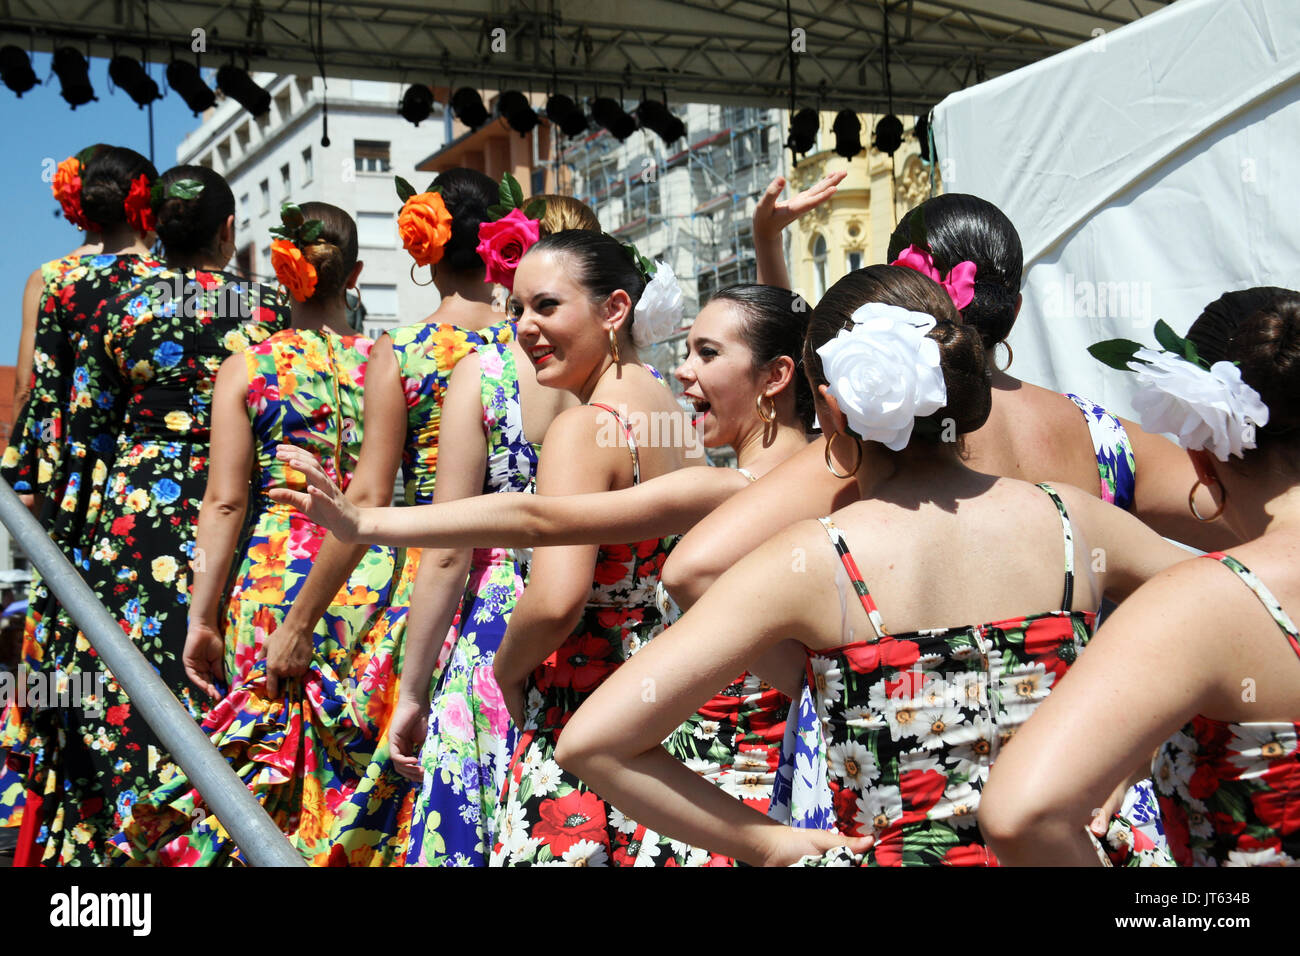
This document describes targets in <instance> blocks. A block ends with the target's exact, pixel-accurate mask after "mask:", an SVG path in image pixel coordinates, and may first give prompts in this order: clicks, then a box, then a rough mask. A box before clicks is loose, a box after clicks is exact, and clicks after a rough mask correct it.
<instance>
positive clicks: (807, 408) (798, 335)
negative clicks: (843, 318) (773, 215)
mask: <svg viewBox="0 0 1300 956" xmlns="http://www.w3.org/2000/svg"><path fill="white" fill-rule="evenodd" d="M709 301H710V302H729V303H731V304H732V305H734V306H735V307H736V308H737V309H739V310H740V312H741V314H742V315H743V316H744V321H743V322H742V323H741V327H740V334H741V337H742V338H743V339H744V340H745V344H746V345H747V346H749V350H750V352H752V353H753V354H754V365H755V367H761V366H763V365H767V364H768V363H769V362H774V361H776V360H777V359H778V358H780V357H781V356H783V355H788V356H790V358H792V359H793V360H794V381H793V382H791V384H790V388H791V389H792V391H793V393H794V407H795V414H796V415H797V416H798V418H799V421H800V423H801V424H802V425H803V427H804V431H812V430H813V428H814V422H815V421H816V417H817V409H816V408H815V407H814V405H813V393H812V386H811V385H809V384H808V379H807V376H805V375H804V373H803V340H804V336H805V334H806V333H807V331H808V320H809V318H810V316H811V313H812V309H811V308H810V307H809V305H808V303H807V302H805V301H804V299H803V296H801V295H799V293H797V292H791V291H790V290H789V289H779V288H777V287H776V286H771V285H756V284H754V285H733V286H727V287H726V288H725V289H719V290H718V291H717V292H715V293H713V295H712V296H711V297H710V299H709Z"/></svg>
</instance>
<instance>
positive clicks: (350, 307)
mask: <svg viewBox="0 0 1300 956" xmlns="http://www.w3.org/2000/svg"><path fill="white" fill-rule="evenodd" d="M352 291H353V292H355V293H356V294H357V304H356V305H348V290H347V289H344V290H343V307H344V308H345V309H347V310H348V311H349V312H359V313H362V314H364V313H365V306H364V305H363V304H362V303H361V286H357V287H356V288H355V289H353V290H352Z"/></svg>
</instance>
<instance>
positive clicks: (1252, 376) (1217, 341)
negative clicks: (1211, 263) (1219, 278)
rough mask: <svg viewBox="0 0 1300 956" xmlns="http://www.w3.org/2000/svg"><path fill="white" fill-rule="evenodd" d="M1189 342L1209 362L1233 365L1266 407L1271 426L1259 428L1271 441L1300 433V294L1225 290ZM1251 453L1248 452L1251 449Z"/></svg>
mask: <svg viewBox="0 0 1300 956" xmlns="http://www.w3.org/2000/svg"><path fill="white" fill-rule="evenodd" d="M1187 338H1189V339H1191V341H1192V342H1193V343H1194V344H1195V345H1196V350H1197V352H1198V353H1199V354H1200V356H1201V358H1203V359H1204V360H1205V361H1207V362H1209V363H1210V364H1214V363H1215V362H1233V363H1235V364H1236V365H1237V367H1238V369H1239V370H1240V371H1241V380H1242V381H1243V382H1245V383H1246V384H1247V385H1249V386H1250V387H1251V388H1253V389H1254V390H1255V391H1257V392H1259V397H1260V398H1261V399H1262V400H1263V402H1264V404H1265V405H1267V406H1268V424H1266V425H1261V426H1259V427H1258V428H1257V429H1256V436H1257V437H1256V441H1257V445H1258V446H1259V447H1263V446H1264V445H1265V444H1266V442H1267V441H1268V440H1269V439H1273V438H1277V437H1280V436H1282V435H1290V436H1292V437H1295V435H1296V433H1297V431H1298V430H1300V292H1294V291H1292V290H1290V289H1281V288H1278V287H1276V286H1262V287H1258V288H1254V289H1243V290H1241V291H1239V292H1226V293H1224V294H1223V295H1222V296H1220V297H1219V298H1218V299H1215V300H1214V301H1213V302H1211V303H1210V304H1209V305H1207V306H1206V307H1205V310H1204V311H1203V312H1202V313H1201V314H1200V316H1199V317H1198V318H1197V320H1196V321H1195V322H1193V323H1192V327H1191V328H1190V329H1189V330H1188V332H1187ZM1247 454H1250V452H1249V450H1248V451H1247Z"/></svg>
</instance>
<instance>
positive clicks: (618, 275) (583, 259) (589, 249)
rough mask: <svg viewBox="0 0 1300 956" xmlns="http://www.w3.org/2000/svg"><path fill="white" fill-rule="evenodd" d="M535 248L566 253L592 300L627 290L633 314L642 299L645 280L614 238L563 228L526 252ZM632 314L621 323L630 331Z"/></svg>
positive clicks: (582, 230) (574, 274) (576, 279)
mask: <svg viewBox="0 0 1300 956" xmlns="http://www.w3.org/2000/svg"><path fill="white" fill-rule="evenodd" d="M534 251H539V252H558V253H562V254H564V255H566V256H569V257H570V258H571V260H572V261H573V264H574V267H575V268H574V269H573V271H572V273H571V275H572V277H573V278H574V280H575V281H576V282H577V283H578V284H579V285H581V286H582V287H583V288H584V289H586V290H587V296H588V297H589V298H591V299H592V300H593V301H596V302H600V301H603V300H604V299H607V298H609V297H610V296H611V295H613V294H614V293H615V292H617V291H618V290H620V289H621V290H622V291H624V292H626V293H627V294H628V297H629V298H631V300H632V309H633V316H635V311H636V304H637V303H638V302H639V301H641V293H642V292H644V291H645V279H643V278H642V277H641V272H640V271H639V270H638V269H637V267H636V265H635V264H634V263H633V262H632V257H631V256H630V255H628V252H627V250H626V249H624V248H623V246H622V244H621V243H620V242H619V241H618V240H617V239H615V238H613V237H612V236H609V235H607V234H606V233H603V232H591V231H589V230H586V229H566V230H564V231H563V232H554V233H551V235H549V236H543V237H542V238H541V239H539V240H538V241H537V242H536V243H535V244H534V245H533V246H532V248H530V249H529V250H528V252H527V253H526V255H531V254H532V253H533V252H534ZM633 316H629V318H628V321H627V322H626V323H625V325H624V327H625V328H627V329H629V330H630V329H631V327H632V318H633Z"/></svg>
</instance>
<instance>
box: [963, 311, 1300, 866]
mask: <svg viewBox="0 0 1300 956" xmlns="http://www.w3.org/2000/svg"><path fill="white" fill-rule="evenodd" d="M1174 338H1175V339H1176V338H1177V337H1176V336H1174ZM1161 342H1162V344H1165V343H1167V342H1168V343H1169V344H1174V343H1172V342H1170V340H1169V339H1168V337H1162V338H1161ZM1186 342H1187V343H1190V344H1191V345H1192V346H1194V348H1193V349H1191V350H1189V349H1188V348H1187V347H1186V344H1184V343H1181V342H1180V343H1177V344H1178V345H1179V346H1180V348H1179V349H1178V351H1176V352H1166V351H1156V350H1153V349H1142V350H1141V351H1139V352H1138V353H1137V354H1136V355H1133V356H1132V357H1131V358H1130V359H1128V360H1127V361H1119V362H1117V363H1115V364H1117V365H1118V366H1119V367H1125V366H1127V368H1129V369H1132V370H1133V371H1135V372H1136V373H1137V375H1138V382H1139V390H1138V393H1137V395H1136V396H1135V398H1134V405H1135V406H1136V407H1137V408H1138V409H1139V412H1140V413H1141V414H1140V417H1141V419H1142V424H1143V426H1144V427H1146V428H1148V429H1149V430H1151V431H1170V432H1175V431H1176V432H1177V433H1178V434H1179V436H1180V441H1181V443H1182V445H1183V446H1184V447H1185V448H1186V449H1187V454H1188V457H1189V458H1190V460H1191V462H1192V464H1193V466H1194V467H1195V469H1196V474H1197V476H1198V481H1199V483H1200V484H1203V485H1205V486H1206V487H1207V488H1208V489H1209V490H1210V491H1211V493H1212V494H1213V497H1214V499H1215V505H1214V507H1213V509H1212V510H1211V511H1209V512H1203V511H1200V510H1199V509H1198V508H1197V507H1196V506H1195V501H1194V499H1193V501H1192V502H1191V504H1190V505H1189V512H1190V513H1191V514H1192V516H1193V518H1194V519H1196V520H1198V521H1206V522H1211V521H1215V522H1217V521H1218V520H1220V519H1221V520H1222V522H1223V523H1224V524H1226V525H1227V526H1228V529H1229V531H1230V532H1231V533H1232V534H1234V535H1235V536H1237V537H1239V538H1240V539H1241V540H1242V541H1244V542H1246V543H1245V544H1242V545H1239V546H1237V547H1234V548H1232V549H1231V551H1230V552H1228V553H1224V552H1214V553H1211V554H1207V555H1205V556H1204V557H1202V558H1194V559H1192V560H1188V561H1184V562H1182V563H1181V564H1179V565H1177V566H1176V567H1173V568H1170V569H1169V570H1167V571H1166V572H1165V573H1163V574H1161V575H1160V576H1159V577H1158V578H1156V579H1155V580H1153V581H1151V582H1150V583H1149V584H1147V585H1146V586H1145V587H1143V588H1142V589H1141V590H1139V591H1138V592H1137V593H1136V594H1134V595H1133V597H1131V598H1130V599H1129V600H1128V601H1126V602H1125V603H1124V604H1123V605H1121V606H1120V608H1119V610H1118V611H1116V612H1115V614H1114V615H1113V616H1111V617H1109V618H1107V620H1106V623H1105V625H1104V626H1103V627H1102V628H1101V631H1100V632H1099V633H1098V635H1097V638H1096V641H1095V642H1094V643H1095V644H1096V646H1095V647H1093V648H1091V649H1090V650H1089V651H1088V653H1087V654H1086V655H1084V657H1083V658H1082V659H1081V660H1080V662H1079V665H1078V668H1077V670H1072V671H1071V673H1070V678H1069V680H1067V681H1065V683H1064V684H1063V685H1062V686H1061V689H1060V691H1059V692H1058V693H1059V695H1060V697H1059V699H1057V694H1053V695H1052V698H1051V699H1050V700H1049V701H1048V703H1047V705H1046V706H1045V707H1044V708H1043V709H1042V711H1041V713H1037V714H1035V715H1034V718H1033V719H1032V720H1030V721H1029V723H1028V724H1026V725H1025V727H1024V728H1023V729H1022V731H1021V733H1020V734H1018V735H1017V737H1016V741H1015V743H1014V745H1013V746H1012V747H1010V748H1009V749H1008V750H1007V752H1006V754H1005V755H1004V756H1003V762H1002V763H1000V764H999V765H998V768H997V769H996V771H995V772H994V774H993V776H992V778H991V779H990V781H989V786H988V790H987V793H986V797H987V802H986V806H985V809H984V810H983V811H981V813H980V825H981V827H982V828H983V829H984V832H985V833H986V834H987V835H988V838H989V843H990V845H991V846H993V847H994V848H995V850H996V852H997V853H998V855H999V857H1001V858H1002V859H1003V860H1004V861H1005V862H1008V863H1015V864H1017V865H1037V866H1042V865H1088V864H1095V863H1096V857H1095V856H1092V855H1091V852H1090V847H1089V845H1088V842H1089V841H1088V838H1087V836H1086V835H1085V834H1084V833H1083V832H1082V831H1081V830H1080V829H1079V828H1078V827H1077V825H1076V824H1077V820H1075V819H1074V818H1073V816H1072V814H1075V813H1077V812H1079V811H1080V808H1083V807H1089V806H1092V805H1093V804H1090V803H1089V802H1088V801H1090V800H1091V801H1097V800H1101V799H1104V798H1105V796H1106V794H1108V793H1110V792H1111V790H1112V788H1114V787H1115V785H1116V784H1117V783H1119V782H1120V781H1121V780H1122V779H1123V778H1124V777H1126V776H1127V775H1128V774H1129V773H1130V771H1132V770H1133V769H1134V768H1138V772H1140V773H1142V774H1145V773H1146V772H1147V770H1148V768H1149V770H1150V773H1151V778H1152V781H1153V783H1154V785H1155V788H1156V795H1157V797H1158V799H1159V802H1160V811H1161V814H1162V816H1163V817H1164V821H1165V832H1166V833H1167V834H1168V836H1169V845H1170V849H1171V851H1172V852H1173V854H1174V858H1175V859H1176V860H1177V862H1178V863H1179V864H1180V865H1182V866H1282V865H1287V864H1295V863H1296V862H1297V861H1300V821H1298V820H1297V818H1296V815H1295V813H1294V812H1288V808H1294V807H1295V805H1296V800H1297V794H1298V793H1300V785H1297V783H1296V781H1297V780H1298V779H1300V776H1298V774H1297V771H1300V753H1298V752H1297V749H1296V741H1297V737H1298V736H1300V662H1297V660H1296V658H1297V656H1300V629H1297V627H1296V623H1295V622H1296V620H1297V618H1298V617H1300V574H1297V571H1296V567H1297V565H1296V558H1297V555H1300V445H1297V439H1296V436H1297V434H1300V415H1298V414H1297V408H1300V403H1297V396H1300V345H1298V344H1297V343H1300V294H1297V293H1295V292H1291V291H1286V290H1281V289H1250V290H1247V291H1245V292H1230V293H1228V294H1226V295H1224V296H1223V297H1222V298H1220V299H1218V300H1217V301H1215V302H1213V303H1211V304H1210V305H1209V306H1207V307H1206V309H1205V311H1204V312H1203V313H1202V315H1201V316H1200V318H1198V319H1197V320H1196V322H1195V323H1194V324H1193V325H1192V328H1191V330H1190V331H1189V332H1188V334H1187V340H1186ZM1166 347H1168V346H1166ZM1129 352H1130V353H1131V349H1130V350H1129ZM1207 390H1208V391H1207ZM1207 395H1212V396H1214V398H1213V400H1212V401H1209V402H1207V401H1206V396H1207ZM1206 559H1208V560H1206ZM1234 577H1235V578H1236V580H1233V578H1234ZM1279 632H1280V633H1279ZM1154 675H1158V679H1153V676H1154ZM1121 701H1122V702H1123V703H1122V706H1120V704H1119V702H1121ZM1079 734H1086V735H1087V737H1088V739H1089V740H1090V741H1092V742H1093V746H1090V747H1087V748H1083V749H1082V750H1075V751H1073V752H1072V753H1071V754H1070V756H1069V758H1068V759H1066V758H1065V757H1064V755H1063V754H1062V751H1061V744H1062V742H1064V741H1067V740H1077V739H1078V735H1079ZM1153 751H1154V752H1155V759H1154V761H1152V759H1151V754H1152V752H1153ZM1003 764H1005V766H1003ZM1084 812H1086V811H1084Z"/></svg>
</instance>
